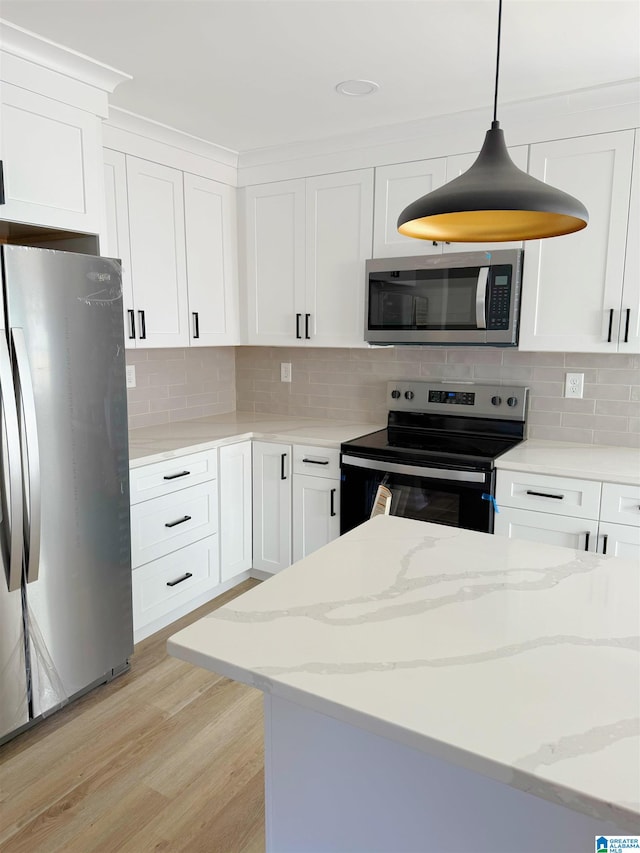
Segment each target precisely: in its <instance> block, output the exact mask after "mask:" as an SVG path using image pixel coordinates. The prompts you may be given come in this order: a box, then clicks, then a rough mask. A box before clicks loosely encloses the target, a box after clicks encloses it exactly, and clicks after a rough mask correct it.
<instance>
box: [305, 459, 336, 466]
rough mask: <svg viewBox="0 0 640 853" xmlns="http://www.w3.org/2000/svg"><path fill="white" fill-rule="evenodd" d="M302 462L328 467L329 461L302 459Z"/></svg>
mask: <svg viewBox="0 0 640 853" xmlns="http://www.w3.org/2000/svg"><path fill="white" fill-rule="evenodd" d="M302 461H303V462H307V463H308V464H309V465H328V464H329V460H328V459H325V460H324V462H321V461H320V460H319V459H303V460H302Z"/></svg>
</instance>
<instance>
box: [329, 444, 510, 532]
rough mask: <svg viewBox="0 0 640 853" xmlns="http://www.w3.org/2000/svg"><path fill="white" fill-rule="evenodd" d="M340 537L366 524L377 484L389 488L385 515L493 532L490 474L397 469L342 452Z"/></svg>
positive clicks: (412, 467)
mask: <svg viewBox="0 0 640 853" xmlns="http://www.w3.org/2000/svg"><path fill="white" fill-rule="evenodd" d="M341 480H342V483H341V500H340V508H341V509H340V533H347V532H348V531H349V530H352V529H353V528H354V527H356V526H357V525H358V524H362V523H363V522H364V521H366V520H367V519H368V518H369V517H370V515H371V510H372V509H373V504H374V501H375V497H376V491H377V488H378V486H379V485H380V484H381V483H382V484H384V485H385V486H386V487H387V488H388V489H390V490H391V494H392V498H391V511H390V512H391V515H399V516H402V517H404V518H414V519H416V520H418V521H431V522H433V523H434V524H446V525H448V526H449V527H463V528H465V529H467V530H480V531H482V532H484V533H493V519H494V512H493V501H491V500H488V499H487V498H486V497H483V495H493V494H494V480H495V474H494V472H493V471H461V470H458V469H456V470H451V469H446V468H428V467H423V466H420V465H403V464H400V463H395V462H385V461H382V460H378V459H363V458H361V457H358V456H349V455H347V454H344V455H343V457H342V463H341Z"/></svg>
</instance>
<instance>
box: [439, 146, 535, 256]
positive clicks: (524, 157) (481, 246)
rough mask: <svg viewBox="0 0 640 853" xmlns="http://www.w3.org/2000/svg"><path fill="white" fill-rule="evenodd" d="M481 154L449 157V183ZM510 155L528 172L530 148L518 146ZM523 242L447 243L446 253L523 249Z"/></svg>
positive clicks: (511, 149)
mask: <svg viewBox="0 0 640 853" xmlns="http://www.w3.org/2000/svg"><path fill="white" fill-rule="evenodd" d="M478 154H479V152H478V151H474V152H473V153H472V154H456V155H454V156H452V157H447V183H448V182H449V181H452V180H453V179H454V178H459V177H460V175H462V174H463V172H466V171H467V169H468V168H469V167H470V166H472V165H473V163H475V161H476V158H477V157H478ZM509 155H510V157H511V159H512V160H513V162H514V163H515V164H516V166H517V167H518V168H519V169H522V171H523V172H526V171H527V162H528V160H529V146H528V145H516V146H515V147H514V148H509ZM522 245H523V244H522V241H520V242H519V243H514V242H509V243H473V244H469V243H445V244H444V247H443V251H444V252H468V251H470V250H472V251H482V252H492V251H497V250H499V249H521V248H522Z"/></svg>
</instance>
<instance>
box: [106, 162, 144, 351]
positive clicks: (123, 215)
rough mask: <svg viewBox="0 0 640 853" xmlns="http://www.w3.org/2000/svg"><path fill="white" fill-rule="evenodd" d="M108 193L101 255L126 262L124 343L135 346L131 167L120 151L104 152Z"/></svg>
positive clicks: (123, 301) (124, 273)
mask: <svg viewBox="0 0 640 853" xmlns="http://www.w3.org/2000/svg"><path fill="white" fill-rule="evenodd" d="M104 194H105V208H106V220H105V227H104V232H103V238H102V240H101V241H100V251H101V254H102V255H104V256H106V257H108V258H119V259H120V261H121V262H122V308H123V311H124V317H125V325H124V343H125V346H126V347H135V345H136V340H137V338H136V335H135V303H134V300H133V283H132V281H131V249H130V246H129V207H128V204H127V166H126V162H125V156H124V154H121V153H120V151H110V150H109V149H108V148H105V150H104Z"/></svg>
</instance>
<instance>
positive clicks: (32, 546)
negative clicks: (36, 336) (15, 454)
mask: <svg viewBox="0 0 640 853" xmlns="http://www.w3.org/2000/svg"><path fill="white" fill-rule="evenodd" d="M11 340H12V342H13V352H14V355H15V367H16V370H15V375H16V381H17V386H18V393H19V395H20V399H21V402H22V412H23V415H24V418H23V439H24V445H25V447H26V468H27V476H28V481H29V507H28V508H27V507H26V502H27V500H26V494H25V500H24V509H23V523H24V535H25V546H24V551H25V563H26V575H27V583H32V582H33V581H37V580H38V572H39V569H40V529H41V490H40V449H39V447H38V425H37V422H36V404H35V397H34V394H33V382H32V380H31V370H30V368H29V358H28V356H27V345H26V341H25V338H24V330H23V329H21V328H19V327H17V326H14V327H12V329H11Z"/></svg>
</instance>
